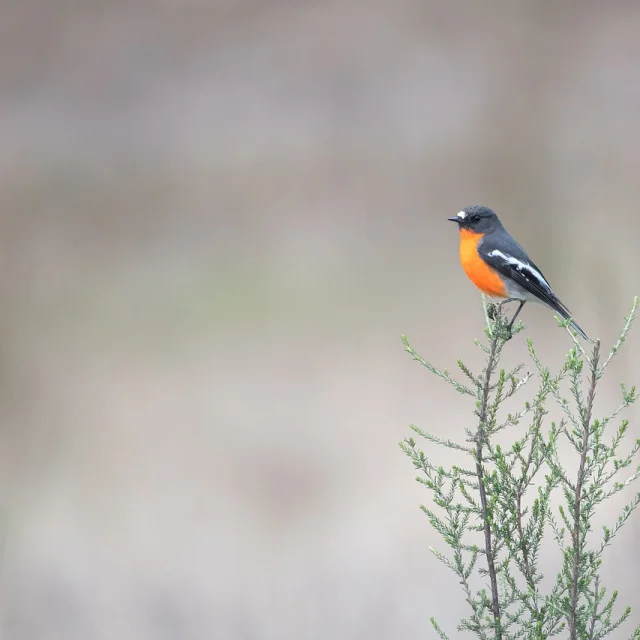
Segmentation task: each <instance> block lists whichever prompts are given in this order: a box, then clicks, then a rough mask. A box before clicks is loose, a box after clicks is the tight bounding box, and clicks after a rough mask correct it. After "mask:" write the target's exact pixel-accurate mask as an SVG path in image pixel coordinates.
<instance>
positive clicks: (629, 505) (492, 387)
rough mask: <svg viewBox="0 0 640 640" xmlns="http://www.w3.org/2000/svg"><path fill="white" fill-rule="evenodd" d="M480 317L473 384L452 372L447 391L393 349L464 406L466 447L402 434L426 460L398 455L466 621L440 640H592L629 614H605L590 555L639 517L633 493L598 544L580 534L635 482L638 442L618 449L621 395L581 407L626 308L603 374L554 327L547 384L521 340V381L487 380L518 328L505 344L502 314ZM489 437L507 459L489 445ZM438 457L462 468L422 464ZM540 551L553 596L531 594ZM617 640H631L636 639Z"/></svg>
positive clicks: (545, 590)
mask: <svg viewBox="0 0 640 640" xmlns="http://www.w3.org/2000/svg"><path fill="white" fill-rule="evenodd" d="M483 308H484V312H485V319H486V330H485V334H486V339H487V341H486V342H485V343H482V342H477V343H476V344H477V346H478V347H479V348H480V349H481V350H482V351H483V353H484V354H485V356H486V360H485V366H484V369H483V371H482V372H481V373H479V374H475V373H473V372H472V371H471V369H470V368H469V367H467V366H466V365H465V364H464V363H463V362H462V361H460V360H458V362H457V366H458V369H459V370H460V372H461V375H462V376H463V378H462V379H460V380H458V379H457V378H456V377H455V376H454V375H452V374H451V373H449V371H447V370H446V369H438V368H437V367H435V366H433V365H432V364H431V363H429V362H427V361H426V360H425V359H424V358H422V357H421V356H420V355H418V354H417V353H416V351H415V350H414V349H413V347H411V345H410V344H409V342H408V340H407V339H406V338H405V337H403V342H404V345H405V348H406V351H407V352H408V353H409V354H410V355H411V356H412V357H413V359H414V360H416V361H417V362H419V363H420V364H421V365H422V366H424V367H426V368H427V369H428V370H429V371H430V372H431V373H433V374H434V375H436V376H437V377H439V378H441V379H442V380H444V381H445V382H447V383H448V384H450V385H452V386H453V387H454V389H455V390H456V391H458V392H459V393H460V394H461V395H463V396H472V397H473V398H474V399H475V408H474V412H473V413H474V416H475V417H474V420H473V423H472V425H473V426H472V427H471V428H467V429H465V430H464V433H465V434H466V438H464V439H460V440H455V439H443V438H439V437H437V436H434V435H432V434H430V433H428V432H425V431H423V430H422V429H419V428H418V427H416V426H414V425H411V429H412V430H413V431H414V432H415V434H416V435H417V436H418V437H419V438H421V439H424V440H426V444H425V445H424V446H425V448H426V449H427V451H428V453H425V451H423V450H422V449H420V448H419V447H418V444H417V442H416V439H414V438H413V437H409V438H406V439H405V440H404V441H403V442H401V443H400V446H401V448H402V450H403V451H404V452H405V453H406V454H407V456H409V458H411V461H412V462H413V465H414V467H415V468H416V469H417V470H419V471H420V475H419V476H418V478H417V479H418V481H419V482H421V483H422V484H423V485H424V486H425V487H426V488H427V489H428V490H429V491H430V493H431V501H432V504H431V505H430V506H423V507H422V510H423V511H424V512H425V514H426V515H427V517H428V518H429V522H430V524H431V526H432V527H433V528H434V529H435V531H436V532H437V533H438V534H440V536H441V538H442V540H443V541H444V543H445V546H444V548H445V549H446V548H447V547H448V551H446V552H445V551H443V550H436V549H433V548H432V549H431V551H432V552H433V554H434V556H435V557H436V558H437V559H438V560H440V561H441V562H442V563H443V564H444V565H445V566H447V567H448V568H449V569H450V570H451V571H453V572H454V573H455V574H456V576H457V578H458V580H459V582H460V584H461V586H462V591H463V595H464V598H465V600H466V602H467V604H468V607H469V614H468V616H467V617H466V618H464V619H463V620H461V621H459V623H458V624H457V625H456V635H454V637H459V636H458V635H457V634H458V633H459V632H462V631H466V632H468V633H469V634H471V635H475V636H476V637H478V638H481V639H486V640H489V639H495V640H511V639H513V640H515V639H520V638H522V639H530V638H533V639H539V640H542V639H546V638H553V637H567V636H568V637H569V638H570V639H571V640H599V639H600V638H606V637H607V636H608V635H609V634H610V633H611V632H612V631H614V630H615V629H617V628H618V627H619V626H620V625H621V624H622V623H624V622H625V621H626V620H627V618H628V617H629V616H630V612H631V610H630V608H626V609H623V610H622V611H621V612H620V611H619V610H617V608H616V606H615V605H616V602H617V599H618V592H617V591H612V592H609V591H607V589H606V588H605V587H604V586H603V585H602V580H601V567H602V562H603V553H604V551H605V549H606V548H607V547H608V546H609V545H610V544H611V543H612V540H613V539H614V537H615V536H616V534H617V533H618V532H619V530H620V528H621V527H622V526H623V525H624V524H625V522H626V521H627V520H628V518H629V517H630V515H631V514H632V512H633V511H634V510H635V509H636V508H637V507H638V505H639V504H640V493H635V494H632V495H631V496H630V497H629V495H628V494H625V495H626V498H625V501H624V502H623V507H622V508H620V509H619V515H618V517H617V518H616V519H615V520H614V521H612V522H611V523H609V524H607V525H606V526H604V527H603V528H602V531H601V532H599V533H597V532H595V531H594V530H593V529H594V526H593V522H594V515H595V513H596V510H597V509H598V508H599V507H601V505H602V504H603V503H604V502H605V501H607V500H608V499H610V498H612V497H613V496H614V495H616V494H618V493H620V492H623V491H625V490H626V489H627V488H628V487H629V485H631V484H633V483H635V481H636V480H637V479H638V478H639V477H640V466H637V465H636V466H634V457H635V455H636V453H637V452H638V449H640V440H635V441H633V442H631V444H627V442H628V438H627V437H626V436H628V433H627V430H628V421H627V420H624V419H623V420H619V418H618V416H619V414H620V413H621V412H622V411H623V410H624V409H626V408H627V407H629V405H631V404H632V403H634V402H635V401H636V400H637V399H638V393H637V392H636V389H635V387H631V388H630V389H628V388H627V387H626V386H625V385H624V384H622V385H621V399H620V402H619V404H618V405H617V406H616V407H614V408H613V409H611V410H610V411H609V413H608V414H606V415H605V416H604V417H601V418H599V417H597V415H596V412H595V406H594V405H595V397H596V388H597V386H598V383H599V381H600V379H601V378H602V376H603V374H604V372H605V369H606V368H607V366H608V365H609V363H610V362H611V359H612V358H613V357H614V356H615V354H616V353H617V352H618V350H619V349H620V347H621V346H622V344H623V343H624V341H625V339H626V337H627V334H628V332H629V329H630V328H631V324H632V322H633V320H634V318H635V315H636V311H637V308H638V299H637V298H636V299H635V300H634V303H633V307H632V309H631V313H630V314H629V317H628V318H626V323H625V325H624V328H623V330H622V332H621V334H620V337H619V339H618V341H617V342H616V344H615V345H614V346H613V347H612V348H611V350H610V352H609V354H608V355H607V357H606V358H604V360H603V359H602V357H601V346H600V341H593V342H591V343H587V347H586V348H585V347H584V346H583V345H582V343H581V342H579V341H578V339H577V338H576V336H575V335H574V334H573V333H572V332H571V330H570V328H569V325H568V321H562V322H560V324H561V325H562V326H564V327H565V328H566V330H567V331H568V332H569V335H570V336H571V337H572V339H573V347H572V348H571V349H570V351H569V353H568V354H567V357H566V359H565V361H564V364H563V366H562V367H561V368H560V371H558V372H557V373H551V371H550V370H549V369H548V368H547V367H545V366H544V365H543V364H542V363H541V362H540V359H539V358H538V355H537V354H536V351H535V349H534V347H533V344H532V342H531V340H527V343H526V344H527V353H528V359H529V360H530V361H531V363H532V369H533V371H534V373H533V374H529V373H525V374H523V373H522V371H523V370H524V365H520V366H518V367H515V368H514V369H512V370H511V371H507V370H505V369H500V368H499V363H500V357H501V355H502V352H503V349H504V348H505V346H506V345H507V344H509V345H514V346H515V345H516V344H517V342H516V341H514V342H508V341H509V339H510V338H511V336H512V333H513V334H517V333H519V332H520V331H522V328H523V327H522V324H521V323H519V324H518V325H517V326H516V327H515V328H514V329H513V332H511V331H510V330H509V328H508V325H507V322H506V320H505V317H504V316H503V314H502V308H501V307H500V306H498V307H495V306H493V305H489V304H487V302H486V301H485V299H484V298H483ZM533 380H535V384H536V389H535V392H534V393H532V394H531V395H532V397H530V400H528V401H523V402H522V405H521V407H520V408H519V409H518V410H516V411H515V412H513V413H506V414H505V412H504V409H503V404H504V402H505V401H506V400H508V399H510V398H512V397H513V396H515V395H516V394H517V393H518V392H519V391H520V390H521V389H522V388H523V387H524V386H525V385H527V386H531V382H532V381H533ZM553 407H556V408H557V409H556V410H557V412H558V413H559V415H560V419H559V420H557V421H549V420H548V414H549V413H550V412H551V411H552V408H553ZM455 431H456V430H453V429H452V430H450V432H455ZM457 431H458V432H459V433H461V434H462V432H463V431H462V430H461V429H460V430H457ZM499 432H502V433H501V441H504V440H505V436H506V439H508V441H509V444H508V445H505V444H504V443H503V444H498V442H497V438H496V435H497V434H498V433H499ZM440 448H445V449H451V450H453V451H455V452H457V455H458V456H460V455H462V456H464V457H466V458H467V459H468V461H469V462H468V464H467V465H466V466H456V465H454V466H451V467H450V468H446V467H444V466H443V465H442V464H440V463H435V462H433V460H434V459H438V460H440V459H441V457H440V455H439V454H440V452H439V451H438V449H440ZM543 544H544V545H555V547H556V548H557V549H559V551H560V555H559V558H560V562H559V565H558V567H557V569H556V571H555V572H554V573H555V574H556V579H555V582H554V581H553V580H549V579H547V580H545V581H544V584H543V575H542V572H541V561H540V554H541V550H542V548H543ZM478 585H480V587H478ZM431 623H432V625H433V628H434V630H435V633H436V635H437V637H440V638H442V639H447V638H449V637H450V636H448V635H447V632H446V630H445V629H443V628H442V627H441V626H440V625H439V623H438V622H436V620H435V619H434V618H431ZM630 637H631V638H632V639H633V640H640V626H638V627H637V628H636V629H635V631H633V632H632V633H631V635H630Z"/></svg>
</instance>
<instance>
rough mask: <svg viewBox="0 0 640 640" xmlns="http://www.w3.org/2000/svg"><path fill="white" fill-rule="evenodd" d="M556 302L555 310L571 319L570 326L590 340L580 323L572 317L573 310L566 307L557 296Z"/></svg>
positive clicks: (565, 317)
mask: <svg viewBox="0 0 640 640" xmlns="http://www.w3.org/2000/svg"><path fill="white" fill-rule="evenodd" d="M555 302H556V304H555V305H554V306H553V307H552V309H553V310H554V311H556V312H557V313H558V314H559V315H561V316H562V317H563V318H564V319H565V320H571V322H570V323H569V326H570V327H571V328H572V329H573V330H574V331H576V332H577V333H578V334H580V335H581V336H582V337H583V338H584V339H585V340H588V339H589V337H588V336H587V334H586V333H585V332H584V331H583V330H582V329H581V328H580V325H579V324H578V323H577V322H576V321H575V320H574V319H573V318H572V317H571V312H570V311H569V309H567V307H565V306H564V305H563V304H562V302H560V300H558V299H557V298H556V300H555Z"/></svg>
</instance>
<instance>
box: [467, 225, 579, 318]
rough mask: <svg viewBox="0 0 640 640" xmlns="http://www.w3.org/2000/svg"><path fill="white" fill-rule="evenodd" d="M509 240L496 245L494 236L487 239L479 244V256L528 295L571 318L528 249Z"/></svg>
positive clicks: (500, 240) (502, 238) (501, 238)
mask: <svg viewBox="0 0 640 640" xmlns="http://www.w3.org/2000/svg"><path fill="white" fill-rule="evenodd" d="M505 240H507V239H505V237H504V236H502V237H500V238H499V242H496V240H495V239H493V238H491V236H487V237H486V238H484V239H483V240H481V241H480V243H479V244H478V253H479V254H480V256H481V257H482V258H484V260H485V261H486V263H487V264H488V265H489V266H490V267H492V268H493V269H495V270H496V271H497V272H498V273H500V274H502V275H503V276H506V277H507V278H511V279H512V280H513V281H514V282H515V283H516V284H518V285H520V286H521V287H522V288H523V289H524V290H525V291H527V292H529V293H531V294H532V295H534V296H536V297H537V298H539V299H540V301H541V302H544V303H546V304H548V305H549V306H550V307H551V308H552V309H554V310H556V311H557V312H558V313H560V314H561V315H563V316H565V317H569V315H570V312H569V309H567V307H565V306H564V304H562V302H560V300H559V299H558V297H557V296H556V295H555V293H553V291H552V290H551V285H550V284H549V283H548V282H547V279H546V278H545V277H544V275H542V271H540V269H539V268H538V267H537V266H536V265H535V263H534V262H533V261H532V260H531V259H530V258H529V256H528V255H527V254H526V253H525V251H524V249H523V248H522V247H521V246H520V245H519V244H518V243H517V242H516V241H515V240H513V239H511V238H508V241H505Z"/></svg>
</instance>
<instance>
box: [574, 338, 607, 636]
mask: <svg viewBox="0 0 640 640" xmlns="http://www.w3.org/2000/svg"><path fill="white" fill-rule="evenodd" d="M599 357H600V340H596V344H595V346H594V348H593V357H592V359H591V381H590V384H589V393H588V395H587V405H586V407H585V413H584V419H583V423H582V432H583V435H582V451H581V453H580V466H579V468H578V478H577V480H576V491H575V499H574V503H573V532H572V534H571V538H572V543H573V565H572V567H571V591H570V594H569V606H570V610H569V633H570V638H571V640H578V621H577V616H578V580H579V573H580V556H581V554H580V537H581V536H580V510H581V508H582V488H583V482H584V472H585V467H586V464H587V454H588V453H589V431H590V429H591V415H592V412H593V401H594V399H595V397H596V384H597V382H598V359H599Z"/></svg>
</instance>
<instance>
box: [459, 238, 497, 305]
mask: <svg viewBox="0 0 640 640" xmlns="http://www.w3.org/2000/svg"><path fill="white" fill-rule="evenodd" d="M482 236H483V234H481V233H473V231H469V229H460V263H461V264H462V268H463V269H464V272H465V273H466V274H467V276H469V279H470V280H471V282H473V284H475V285H476V287H478V289H480V291H482V292H483V293H484V294H485V295H488V296H491V297H494V298H507V297H509V294H508V293H507V290H506V288H505V286H504V284H503V283H502V278H501V277H500V276H499V275H498V272H497V271H495V269H492V268H491V267H490V266H489V265H488V264H487V263H486V262H485V261H484V260H483V259H482V258H481V257H480V256H479V255H478V242H480V240H482Z"/></svg>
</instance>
